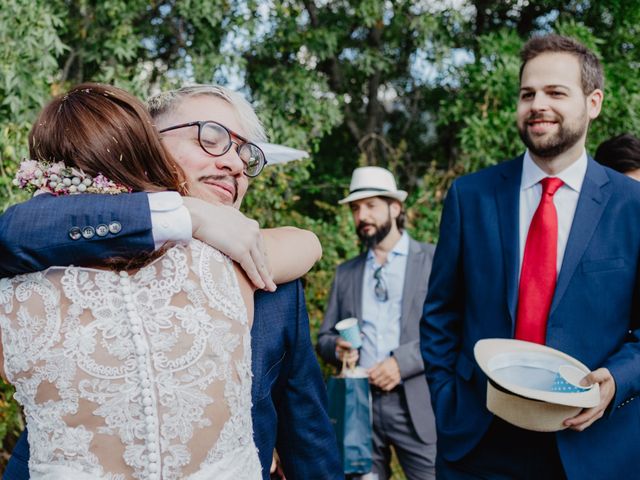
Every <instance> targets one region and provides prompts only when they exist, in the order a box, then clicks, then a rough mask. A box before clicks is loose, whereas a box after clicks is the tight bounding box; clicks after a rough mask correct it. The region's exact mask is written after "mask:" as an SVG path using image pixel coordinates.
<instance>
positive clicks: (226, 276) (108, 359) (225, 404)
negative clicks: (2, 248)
mask: <svg viewBox="0 0 640 480" xmlns="http://www.w3.org/2000/svg"><path fill="white" fill-rule="evenodd" d="M0 328H1V329H2V342H3V345H4V355H5V369H6V372H7V375H8V377H9V380H10V381H11V382H12V383H13V384H14V385H15V386H16V391H17V393H16V398H17V399H18V401H19V402H21V403H22V404H23V405H24V408H25V414H26V416H27V422H28V427H29V432H30V433H29V443H30V445H31V464H30V467H34V468H35V469H36V470H37V469H38V468H44V469H45V470H46V468H47V466H55V467H56V468H57V467H60V468H63V467H64V468H71V469H81V470H82V471H83V472H85V473H87V474H90V475H93V476H94V478H97V477H104V478H113V479H125V478H138V479H142V478H145V479H146V478H149V479H154V478H163V479H177V478H186V477H188V476H189V475H190V474H192V473H195V472H197V471H199V470H201V469H202V468H206V466H207V465H210V464H213V463H215V462H216V461H219V460H220V459H221V458H222V456H223V455H224V454H229V453H232V452H233V451H234V450H239V449H242V448H246V447H247V446H248V445H250V444H252V427H251V416H250V409H251V398H250V394H251V364H250V337H249V325H248V324H247V312H246V307H245V305H244V303H243V301H242V297H241V295H240V290H239V287H238V283H237V279H236V276H235V272H234V270H233V267H232V264H231V262H230V261H229V260H228V259H227V258H226V257H224V256H223V255H221V254H220V253H219V252H217V251H215V250H213V249H211V248H210V247H207V246H204V245H203V244H201V243H199V242H196V241H194V242H192V243H191V245H190V246H189V247H174V248H172V249H170V250H169V251H168V252H167V253H166V254H165V255H164V256H163V257H161V258H160V259H158V260H156V261H154V262H153V263H152V264H150V265H148V266H146V267H144V268H143V269H141V270H139V271H138V272H136V273H135V274H133V273H132V274H127V273H125V272H122V273H116V272H112V271H102V270H95V269H86V268H75V267H69V268H66V269H63V268H52V269H49V270H47V271H45V272H42V273H35V274H29V275H22V276H19V277H14V278H13V279H4V280H2V281H0Z"/></svg>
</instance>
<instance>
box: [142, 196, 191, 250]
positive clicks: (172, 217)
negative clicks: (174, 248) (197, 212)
mask: <svg viewBox="0 0 640 480" xmlns="http://www.w3.org/2000/svg"><path fill="white" fill-rule="evenodd" d="M147 196H148V198H149V209H150V210H151V231H152V233H153V243H154V244H155V248H156V249H158V248H160V247H162V245H164V244H165V243H166V242H177V243H189V242H190V241H191V232H192V225H191V215H190V214H189V210H187V208H186V207H185V206H184V205H183V202H182V197H181V196H180V194H179V193H177V192H154V193H149V194H147Z"/></svg>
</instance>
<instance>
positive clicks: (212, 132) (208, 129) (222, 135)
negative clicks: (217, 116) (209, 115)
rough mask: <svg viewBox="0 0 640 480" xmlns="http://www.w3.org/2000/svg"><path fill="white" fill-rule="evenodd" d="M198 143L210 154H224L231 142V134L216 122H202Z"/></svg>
mask: <svg viewBox="0 0 640 480" xmlns="http://www.w3.org/2000/svg"><path fill="white" fill-rule="evenodd" d="M200 143H202V148H204V149H205V150H206V151H207V152H208V153H210V154H211V155H216V156H219V155H224V154H225V153H226V152H227V150H229V146H230V144H231V136H230V135H229V132H227V131H226V130H225V129H224V128H222V126H221V125H218V124H217V123H204V124H203V125H202V128H201V130H200Z"/></svg>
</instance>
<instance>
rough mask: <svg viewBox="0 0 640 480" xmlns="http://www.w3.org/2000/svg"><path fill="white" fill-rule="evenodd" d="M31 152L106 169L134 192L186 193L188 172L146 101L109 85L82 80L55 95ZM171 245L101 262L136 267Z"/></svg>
mask: <svg viewBox="0 0 640 480" xmlns="http://www.w3.org/2000/svg"><path fill="white" fill-rule="evenodd" d="M29 154H30V156H31V158H32V159H33V160H38V161H45V162H63V163H64V164H65V165H66V166H68V167H75V168H79V169H81V170H83V171H84V172H85V173H88V174H89V175H92V176H96V175H97V174H99V173H102V174H103V175H104V176H105V177H107V178H108V179H109V180H112V181H114V182H117V183H119V184H122V185H124V186H125V187H128V188H130V189H131V190H132V191H134V192H143V191H146V192H158V191H165V190H174V191H177V192H178V193H180V194H182V195H185V194H187V184H186V177H185V175H184V172H183V170H182V168H180V166H179V165H178V164H177V163H176V162H175V160H174V159H173V157H172V156H171V155H170V154H169V152H168V151H167V150H165V148H164V146H163V145H162V143H161V141H160V136H159V134H158V132H157V130H156V128H155V127H154V125H153V121H152V119H151V116H150V115H149V113H148V112H147V110H146V108H145V106H144V104H143V103H142V102H141V101H140V100H138V99H137V98H135V97H134V96H133V95H130V94H129V93H127V92H125V91H124V90H122V89H120V88H117V87H113V86H111V85H102V84H97V83H83V84H81V85H78V86H76V87H74V88H72V89H71V90H69V92H67V93H65V94H62V95H60V96H58V97H55V98H54V99H53V100H51V101H50V102H49V103H48V104H47V105H46V106H45V107H44V108H43V109H42V112H40V115H39V116H38V119H37V120H36V122H35V123H34V124H33V127H32V128H31V131H30V132H29ZM169 246H170V245H169V244H166V245H165V246H164V247H163V248H161V249H159V250H156V251H155V252H142V253H140V254H138V255H136V256H134V257H133V258H122V257H114V258H110V259H106V260H103V261H99V264H98V265H101V266H105V267H108V268H111V269H114V270H120V269H124V270H131V269H137V268H140V267H143V266H144V265H146V264H148V263H149V262H151V261H152V260H154V259H156V258H158V257H159V256H161V255H162V254H163V253H164V252H165V251H166V250H167V248H168V247H169Z"/></svg>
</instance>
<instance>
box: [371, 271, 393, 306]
mask: <svg viewBox="0 0 640 480" xmlns="http://www.w3.org/2000/svg"><path fill="white" fill-rule="evenodd" d="M373 278H375V279H376V284H375V286H374V287H373V291H374V293H375V295H376V299H377V300H378V301H379V302H386V301H387V300H389V292H388V291H387V284H386V283H385V281H384V278H382V266H380V267H378V268H376V269H375V270H374V271H373Z"/></svg>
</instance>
